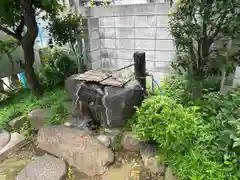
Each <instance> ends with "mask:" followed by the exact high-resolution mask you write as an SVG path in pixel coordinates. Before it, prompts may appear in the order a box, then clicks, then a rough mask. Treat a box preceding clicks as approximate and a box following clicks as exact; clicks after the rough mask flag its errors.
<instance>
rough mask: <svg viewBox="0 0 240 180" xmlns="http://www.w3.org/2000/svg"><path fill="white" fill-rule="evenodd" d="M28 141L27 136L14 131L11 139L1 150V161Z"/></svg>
mask: <svg viewBox="0 0 240 180" xmlns="http://www.w3.org/2000/svg"><path fill="white" fill-rule="evenodd" d="M27 143H28V141H27V139H26V137H25V136H23V135H22V134H18V133H16V132H15V133H12V134H11V138H10V141H9V142H8V143H7V144H6V145H5V147H4V148H2V149H1V150H0V162H1V161H3V160H4V159H5V158H7V156H9V155H10V154H13V153H15V152H16V151H18V150H19V149H21V148H22V147H23V146H25V145H26V144H27Z"/></svg>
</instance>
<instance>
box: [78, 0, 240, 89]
mask: <svg viewBox="0 0 240 180" xmlns="http://www.w3.org/2000/svg"><path fill="white" fill-rule="evenodd" d="M76 1H77V0H76ZM151 2H157V3H148V4H128V5H117V6H98V7H80V5H78V6H77V8H76V9H75V10H76V11H77V12H78V13H81V15H82V16H84V17H85V18H86V19H87V25H86V30H87V31H88V35H87V37H88V40H87V41H85V44H86V47H87V53H88V57H89V58H88V59H89V60H90V61H91V62H90V65H89V66H90V67H91V68H92V69H106V70H117V69H119V68H122V67H124V66H128V65H129V64H131V63H133V53H134V52H135V51H144V52H145V53H146V60H147V63H146V66H147V70H148V72H150V73H151V74H153V75H154V77H155V78H156V79H158V80H160V81H161V80H163V79H164V78H165V77H166V76H167V75H169V74H172V70H171V68H170V63H171V61H173V60H174V59H175V55H176V51H175V47H174V44H173V38H172V36H171V35H170V32H169V29H168V21H169V17H168V14H169V12H170V6H169V1H168V0H165V1H164V0H153V1H151ZM130 71H132V72H133V69H131V68H130ZM239 72H240V71H239V67H238V68H237V71H236V73H235V77H234V80H233V86H237V85H238V84H240V73H239Z"/></svg>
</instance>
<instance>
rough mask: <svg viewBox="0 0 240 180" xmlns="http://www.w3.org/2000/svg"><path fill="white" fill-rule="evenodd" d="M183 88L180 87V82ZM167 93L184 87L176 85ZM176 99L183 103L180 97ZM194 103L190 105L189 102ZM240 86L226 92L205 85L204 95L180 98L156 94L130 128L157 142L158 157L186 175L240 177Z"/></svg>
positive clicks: (196, 179) (202, 179)
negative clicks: (213, 89) (188, 98)
mask: <svg viewBox="0 0 240 180" xmlns="http://www.w3.org/2000/svg"><path fill="white" fill-rule="evenodd" d="M178 87H180V89H181V88H182V87H181V86H178ZM168 90H169V92H168V93H167V94H168V95H169V94H171V93H172V95H175V94H174V92H182V91H181V90H179V91H178V90H177V87H176V88H173V89H172V90H170V88H169V89H168ZM175 97H180V98H179V99H177V98H176V100H178V102H181V101H182V100H183V99H181V98H182V97H181V96H178V95H176V96H175ZM191 104H192V106H190V105H191ZM239 112H240V89H237V90H234V91H232V92H230V93H229V94H228V95H222V94H220V93H218V92H211V90H210V91H208V90H206V91H205V92H204V94H203V96H202V98H201V99H198V100H197V101H188V102H187V101H186V102H185V105H182V104H179V103H176V101H174V100H172V99H171V98H170V97H164V96H152V97H151V98H149V99H146V100H145V101H144V103H143V104H142V106H141V107H140V108H138V109H137V112H136V114H135V116H134V120H132V121H131V123H133V124H132V129H133V130H134V131H135V132H136V133H137V135H138V136H139V137H140V138H141V139H143V140H147V141H155V142H156V143H157V144H158V146H159V148H160V154H159V159H160V160H161V161H162V162H163V163H166V164H168V165H170V166H171V167H172V168H173V170H174V172H175V174H176V175H177V176H178V177H179V179H183V180H188V179H190V180H237V179H239V178H240V173H239V172H240V168H239V167H240V130H239V129H240V113H239Z"/></svg>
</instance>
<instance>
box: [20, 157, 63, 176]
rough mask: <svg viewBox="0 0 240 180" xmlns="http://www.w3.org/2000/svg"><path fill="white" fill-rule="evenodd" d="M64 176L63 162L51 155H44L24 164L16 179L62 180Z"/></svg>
mask: <svg viewBox="0 0 240 180" xmlns="http://www.w3.org/2000/svg"><path fill="white" fill-rule="evenodd" d="M66 176H67V166H66V164H65V162H63V161H62V160H60V159H58V158H55V157H53V156H50V155H44V156H41V157H37V158H36V159H35V160H33V161H32V162H30V163H29V164H28V165H26V167H25V168H24V169H23V170H22V171H21V172H20V173H19V174H18V176H17V177H16V180H47V179H49V180H63V178H66Z"/></svg>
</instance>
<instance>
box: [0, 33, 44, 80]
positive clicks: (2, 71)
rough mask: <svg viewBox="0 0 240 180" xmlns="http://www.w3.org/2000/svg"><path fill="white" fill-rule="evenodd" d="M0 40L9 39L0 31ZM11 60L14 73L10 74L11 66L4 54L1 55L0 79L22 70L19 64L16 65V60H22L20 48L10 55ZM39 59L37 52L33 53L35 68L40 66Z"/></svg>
mask: <svg viewBox="0 0 240 180" xmlns="http://www.w3.org/2000/svg"><path fill="white" fill-rule="evenodd" d="M0 38H1V39H2V40H3V39H8V38H10V37H9V36H8V35H6V34H5V33H3V32H1V31H0ZM11 54H12V58H13V60H14V62H15V63H14V72H12V65H11V63H10V61H9V59H8V57H7V55H6V54H1V55H0V56H1V59H0V78H3V77H9V76H11V75H14V74H17V73H19V72H22V71H23V70H22V69H21V68H20V66H19V64H18V63H16V61H18V60H24V55H23V50H22V48H21V47H18V48H17V49H16V50H15V51H13V52H12V53H11ZM40 64H41V63H40V57H39V54H38V51H35V64H34V65H35V67H38V66H39V65H40Z"/></svg>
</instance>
